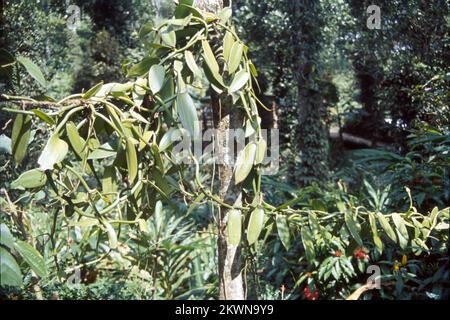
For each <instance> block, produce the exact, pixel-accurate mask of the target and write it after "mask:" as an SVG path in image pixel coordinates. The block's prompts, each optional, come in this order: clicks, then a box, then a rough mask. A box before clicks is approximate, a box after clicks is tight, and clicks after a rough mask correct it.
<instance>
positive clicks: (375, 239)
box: [369, 212, 383, 254]
mask: <svg viewBox="0 0 450 320" xmlns="http://www.w3.org/2000/svg"><path fill="white" fill-rule="evenodd" d="M369 223H370V228H371V229H372V236H373V242H374V243H375V246H376V247H377V249H378V252H379V253H380V254H382V253H383V242H382V241H381V239H380V237H379V236H378V229H377V221H376V219H375V214H374V213H373V212H369Z"/></svg>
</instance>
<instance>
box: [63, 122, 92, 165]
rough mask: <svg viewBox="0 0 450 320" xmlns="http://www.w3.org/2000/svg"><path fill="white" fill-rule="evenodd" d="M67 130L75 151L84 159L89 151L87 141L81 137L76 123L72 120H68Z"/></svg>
mask: <svg viewBox="0 0 450 320" xmlns="http://www.w3.org/2000/svg"><path fill="white" fill-rule="evenodd" d="M66 132H67V137H68V138H69V142H70V145H71V146H72V149H73V151H74V152H75V154H76V155H77V156H78V157H79V158H80V159H84V158H85V157H86V151H87V146H86V141H85V140H84V139H83V138H82V137H80V134H79V133H78V129H77V126H76V125H75V123H73V122H72V121H69V122H67V124H66Z"/></svg>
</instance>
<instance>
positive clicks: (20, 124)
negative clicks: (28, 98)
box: [11, 114, 31, 165]
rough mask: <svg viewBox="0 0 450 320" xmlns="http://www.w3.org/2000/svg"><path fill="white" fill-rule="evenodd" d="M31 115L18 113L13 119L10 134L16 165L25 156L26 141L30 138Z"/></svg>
mask: <svg viewBox="0 0 450 320" xmlns="http://www.w3.org/2000/svg"><path fill="white" fill-rule="evenodd" d="M30 132H31V117H30V116H25V115H23V114H18V115H17V116H16V119H15V120H14V125H13V129H12V134H11V146H12V148H11V150H12V153H13V155H14V160H15V161H16V165H19V164H20V163H21V162H22V160H23V158H24V157H25V154H26V151H27V146H28V141H29V140H30Z"/></svg>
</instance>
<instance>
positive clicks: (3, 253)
mask: <svg viewBox="0 0 450 320" xmlns="http://www.w3.org/2000/svg"><path fill="white" fill-rule="evenodd" d="M0 286H2V287H4V286H13V287H20V286H22V273H21V272H20V268H19V265H18V264H17V262H16V259H14V257H13V256H12V255H11V254H10V253H9V252H8V251H7V250H6V249H4V248H3V247H0Z"/></svg>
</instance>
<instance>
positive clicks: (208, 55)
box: [202, 40, 219, 73]
mask: <svg viewBox="0 0 450 320" xmlns="http://www.w3.org/2000/svg"><path fill="white" fill-rule="evenodd" d="M202 47H203V53H204V54H203V57H204V58H205V61H206V64H207V65H208V66H209V69H210V70H211V71H212V72H213V73H219V64H218V63H217V60H216V57H215V55H214V53H213V51H212V49H211V46H210V45H209V42H208V41H206V40H203V41H202Z"/></svg>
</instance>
